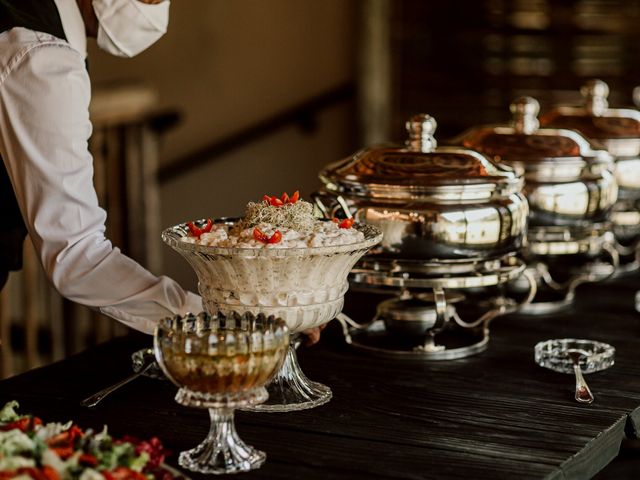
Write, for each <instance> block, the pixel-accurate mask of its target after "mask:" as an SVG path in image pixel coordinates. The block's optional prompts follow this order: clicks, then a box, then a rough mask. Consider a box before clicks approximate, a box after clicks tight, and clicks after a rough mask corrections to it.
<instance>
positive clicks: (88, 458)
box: [78, 453, 98, 467]
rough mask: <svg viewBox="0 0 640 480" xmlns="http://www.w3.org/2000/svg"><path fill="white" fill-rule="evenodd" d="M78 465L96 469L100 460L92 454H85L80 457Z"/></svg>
mask: <svg viewBox="0 0 640 480" xmlns="http://www.w3.org/2000/svg"><path fill="white" fill-rule="evenodd" d="M78 463H81V464H82V465H87V466H89V467H96V466H97V465H98V459H97V458H96V457H95V456H94V455H91V454H90V453H83V454H82V455H80V456H79V457H78Z"/></svg>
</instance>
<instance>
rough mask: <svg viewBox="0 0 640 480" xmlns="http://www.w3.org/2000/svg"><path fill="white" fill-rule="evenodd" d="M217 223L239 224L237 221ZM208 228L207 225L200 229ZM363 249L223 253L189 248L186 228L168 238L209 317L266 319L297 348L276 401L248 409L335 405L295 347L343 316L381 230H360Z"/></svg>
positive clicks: (274, 385)
mask: <svg viewBox="0 0 640 480" xmlns="http://www.w3.org/2000/svg"><path fill="white" fill-rule="evenodd" d="M215 222H216V223H226V224H228V225H233V221H231V220H216V221H215ZM195 223H196V225H197V226H202V225H203V224H204V223H205V222H204V221H197V222H195ZM354 228H357V229H358V230H360V231H361V232H362V233H363V234H364V237H365V239H364V240H363V241H361V242H357V243H352V244H347V245H336V246H324V247H309V248H220V247H211V246H206V245H198V244H194V243H188V242H185V241H182V238H183V237H185V236H187V235H188V234H189V229H188V227H187V225H186V224H182V225H176V226H174V227H171V228H168V229H166V230H165V231H164V232H163V233H162V239H163V240H164V241H165V243H167V244H168V245H169V246H171V247H172V248H173V249H174V250H176V251H177V252H178V253H180V254H181V255H182V256H183V257H184V258H185V259H186V260H187V262H189V264H190V265H191V266H192V267H193V269H194V270H195V272H196V275H197V276H198V290H199V292H200V295H202V298H203V302H204V307H205V310H207V311H208V312H209V313H211V314H216V313H222V314H226V313H228V312H232V311H234V312H238V313H245V312H250V313H253V314H257V313H264V314H265V315H274V316H276V317H280V318H282V319H284V320H285V322H286V324H287V326H288V327H289V331H290V332H291V342H290V345H289V349H288V352H287V355H286V359H285V362H284V365H283V367H282V368H281V369H280V370H279V371H278V373H277V374H276V376H275V377H274V379H273V380H272V381H271V382H270V383H269V384H268V385H267V390H268V392H269V399H268V400H267V401H266V402H265V403H263V404H261V405H254V406H246V407H244V408H245V409H252V410H260V411H271V412H287V411H292V410H304V409H308V408H313V407H316V406H318V405H322V404H323V403H326V402H328V401H329V400H330V399H331V390H330V389H329V387H327V386H325V385H322V384H320V383H317V382H312V381H310V380H309V379H308V378H307V377H306V376H305V375H304V373H303V372H302V370H301V369H300V367H299V365H298V360H297V357H296V351H295V347H296V346H297V343H299V341H298V337H299V335H298V334H300V333H302V332H304V331H305V330H307V329H311V328H315V327H319V326H320V325H323V324H325V323H327V322H329V321H330V320H332V319H333V318H335V317H336V316H337V315H338V314H339V313H340V312H341V311H342V306H343V304H344V294H345V293H346V291H347V289H348V286H349V284H348V281H347V276H348V274H349V271H350V270H351V269H352V267H353V266H354V265H355V263H356V262H357V261H358V260H359V259H360V258H361V257H362V256H363V255H364V254H365V253H366V252H367V251H368V250H369V249H370V248H371V247H372V246H374V245H376V244H377V243H378V242H379V241H380V240H381V238H382V234H381V233H380V231H379V230H378V229H376V228H375V227H372V226H369V225H356V226H355V227H354Z"/></svg>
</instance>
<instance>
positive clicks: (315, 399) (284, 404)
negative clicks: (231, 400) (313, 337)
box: [241, 343, 333, 412]
mask: <svg viewBox="0 0 640 480" xmlns="http://www.w3.org/2000/svg"><path fill="white" fill-rule="evenodd" d="M266 388H267V392H269V398H268V399H267V401H266V402H264V403H261V404H259V405H256V404H253V405H247V406H244V407H241V410H248V411H252V412H293V411H296V410H307V409H309V408H315V407H319V406H320V405H324V404H325V403H327V402H328V401H329V400H331V397H332V396H333V394H332V393H331V389H330V388H329V387H327V386H326V385H323V384H322V383H318V382H313V381H311V380H309V379H308V378H307V376H306V375H305V374H304V372H303V371H302V369H301V368H300V365H299V364H298V358H297V356H296V350H295V348H294V345H293V343H292V344H290V345H289V349H288V350H287V355H286V357H285V360H284V363H283V364H282V367H281V368H280V370H279V371H278V373H276V376H275V377H273V379H272V380H271V381H270V382H269V383H268V384H267V385H266Z"/></svg>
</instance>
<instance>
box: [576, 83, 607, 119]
mask: <svg viewBox="0 0 640 480" xmlns="http://www.w3.org/2000/svg"><path fill="white" fill-rule="evenodd" d="M580 93H581V94H582V97H583V98H584V102H585V107H586V109H587V112H589V114H591V115H594V116H596V117H601V116H602V115H604V114H605V112H606V111H607V109H608V108H609V102H608V101H607V97H608V96H609V85H607V84H606V83H605V82H603V81H602V80H597V79H594V80H589V81H588V82H587V83H585V84H584V85H583V86H582V88H581V89H580Z"/></svg>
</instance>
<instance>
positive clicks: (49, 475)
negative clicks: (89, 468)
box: [41, 461, 97, 480]
mask: <svg viewBox="0 0 640 480" xmlns="http://www.w3.org/2000/svg"><path fill="white" fill-rule="evenodd" d="M96 465H97V461H96ZM94 466H95V465H94ZM41 471H42V474H43V475H44V477H45V478H46V479H47V480H60V475H58V472H57V471H56V470H55V469H53V468H52V467H50V466H48V465H45V466H44V467H42V470H41Z"/></svg>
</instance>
